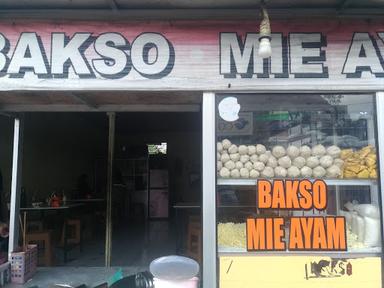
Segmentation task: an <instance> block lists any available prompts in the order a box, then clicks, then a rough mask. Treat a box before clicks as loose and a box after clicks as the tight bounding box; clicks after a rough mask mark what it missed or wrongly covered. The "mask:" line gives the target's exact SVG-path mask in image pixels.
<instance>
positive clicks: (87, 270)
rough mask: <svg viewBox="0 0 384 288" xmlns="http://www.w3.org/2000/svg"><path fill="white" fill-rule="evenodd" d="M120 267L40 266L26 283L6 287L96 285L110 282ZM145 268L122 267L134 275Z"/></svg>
mask: <svg viewBox="0 0 384 288" xmlns="http://www.w3.org/2000/svg"><path fill="white" fill-rule="evenodd" d="M119 269H120V268H117V267H114V268H110V269H107V268H102V267H52V268H39V269H38V271H37V273H36V275H35V276H34V277H33V278H32V279H31V280H30V281H28V282H27V283H25V284H24V285H16V284H8V285H6V288H29V287H34V286H38V287H39V288H40V287H41V288H50V287H52V286H54V285H55V284H60V285H69V287H71V286H73V287H77V286H80V285H81V284H85V285H87V287H91V288H92V287H95V286H97V285H100V284H102V283H105V282H108V280H109V279H111V278H112V277H113V275H114V274H115V273H116V272H118V271H119ZM143 270H145V268H143V267H131V268H129V267H125V268H122V272H123V275H124V276H128V275H133V274H136V273H138V272H140V271H143Z"/></svg>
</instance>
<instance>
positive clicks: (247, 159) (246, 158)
mask: <svg viewBox="0 0 384 288" xmlns="http://www.w3.org/2000/svg"><path fill="white" fill-rule="evenodd" d="M240 161H241V162H243V163H247V162H248V161H249V155H241V156H240Z"/></svg>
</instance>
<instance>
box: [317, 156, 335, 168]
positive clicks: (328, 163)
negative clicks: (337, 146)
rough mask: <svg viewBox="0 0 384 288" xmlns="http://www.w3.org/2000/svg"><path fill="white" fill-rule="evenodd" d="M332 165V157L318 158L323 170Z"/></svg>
mask: <svg viewBox="0 0 384 288" xmlns="http://www.w3.org/2000/svg"><path fill="white" fill-rule="evenodd" d="M332 164H333V158H332V156H329V155H324V156H323V157H321V158H320V165H321V166H323V167H324V168H328V167H331V166H332Z"/></svg>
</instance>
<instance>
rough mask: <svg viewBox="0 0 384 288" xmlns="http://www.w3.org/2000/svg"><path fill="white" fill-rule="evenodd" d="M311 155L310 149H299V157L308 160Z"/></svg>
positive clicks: (306, 147)
mask: <svg viewBox="0 0 384 288" xmlns="http://www.w3.org/2000/svg"><path fill="white" fill-rule="evenodd" d="M311 154H312V149H311V148H309V147H308V146H307V145H304V146H301V147H300V156H302V157H304V158H308V157H309V156H311Z"/></svg>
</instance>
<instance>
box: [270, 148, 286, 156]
mask: <svg viewBox="0 0 384 288" xmlns="http://www.w3.org/2000/svg"><path fill="white" fill-rule="evenodd" d="M285 153H286V151H285V148H284V147H283V146H280V145H277V146H275V147H273V149H272V155H273V156H275V157H276V158H277V159H279V158H281V157H283V156H284V155H285Z"/></svg>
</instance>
